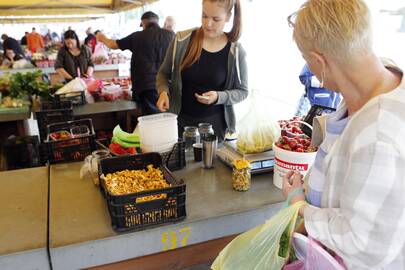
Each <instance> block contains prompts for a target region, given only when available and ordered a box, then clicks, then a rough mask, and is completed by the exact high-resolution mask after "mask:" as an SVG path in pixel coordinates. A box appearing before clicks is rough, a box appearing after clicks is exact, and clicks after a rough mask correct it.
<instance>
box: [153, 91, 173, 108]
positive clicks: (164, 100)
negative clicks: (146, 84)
mask: <svg viewBox="0 0 405 270" xmlns="http://www.w3.org/2000/svg"><path fill="white" fill-rule="evenodd" d="M156 107H158V109H159V110H160V111H161V112H165V111H167V110H168V109H169V107H170V103H169V95H168V94H167V92H166V91H163V92H162V93H160V95H159V99H158V101H157V102H156Z"/></svg>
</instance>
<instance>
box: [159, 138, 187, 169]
mask: <svg viewBox="0 0 405 270" xmlns="http://www.w3.org/2000/svg"><path fill="white" fill-rule="evenodd" d="M160 155H161V156H162V161H163V164H165V165H166V166H167V168H169V170H171V171H176V170H181V169H183V168H184V167H185V166H186V143H185V142H184V141H183V140H182V139H179V141H178V142H177V143H176V144H175V145H174V146H173V149H172V150H171V151H169V152H166V153H161V154H160Z"/></svg>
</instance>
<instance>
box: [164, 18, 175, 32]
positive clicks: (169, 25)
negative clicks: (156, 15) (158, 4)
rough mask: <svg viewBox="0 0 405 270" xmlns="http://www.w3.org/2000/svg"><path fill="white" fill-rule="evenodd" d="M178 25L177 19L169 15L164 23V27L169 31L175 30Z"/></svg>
mask: <svg viewBox="0 0 405 270" xmlns="http://www.w3.org/2000/svg"><path fill="white" fill-rule="evenodd" d="M175 27H176V21H175V20H174V17H173V16H167V17H166V19H165V22H164V24H163V29H166V30H169V31H173V32H174V29H175Z"/></svg>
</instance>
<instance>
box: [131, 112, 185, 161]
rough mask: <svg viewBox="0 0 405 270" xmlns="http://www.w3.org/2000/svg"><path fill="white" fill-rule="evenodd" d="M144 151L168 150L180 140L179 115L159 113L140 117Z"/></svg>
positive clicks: (140, 136)
mask: <svg viewBox="0 0 405 270" xmlns="http://www.w3.org/2000/svg"><path fill="white" fill-rule="evenodd" d="M138 122H139V124H138V125H139V139H140V141H141V149H142V152H144V153H147V152H166V151H169V150H171V148H172V147H173V146H174V144H176V143H177V141H178V138H179V136H178V130H177V115H175V114H173V113H159V114H153V115H148V116H141V117H138Z"/></svg>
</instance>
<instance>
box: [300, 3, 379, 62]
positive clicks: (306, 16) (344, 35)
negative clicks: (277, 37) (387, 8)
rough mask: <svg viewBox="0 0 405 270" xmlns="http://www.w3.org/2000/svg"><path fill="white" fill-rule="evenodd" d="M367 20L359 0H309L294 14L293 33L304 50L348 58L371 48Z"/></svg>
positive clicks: (367, 51) (368, 15)
mask: <svg viewBox="0 0 405 270" xmlns="http://www.w3.org/2000/svg"><path fill="white" fill-rule="evenodd" d="M370 21H371V18H370V11H369V9H368V7H367V5H366V4H365V3H364V2H363V1H362V0H308V1H307V2H305V3H304V4H303V5H302V6H301V8H300V9H299V10H298V11H297V13H296V14H295V22H294V23H293V24H294V34H293V37H294V40H295V42H296V43H297V46H298V47H299V49H300V50H301V51H302V52H304V53H308V52H310V51H317V52H319V53H322V54H324V55H326V56H329V57H332V58H333V59H335V60H337V61H339V62H340V61H347V60H349V59H350V58H352V57H353V56H355V55H357V54H359V53H364V54H368V53H369V52H371V48H372V32H371V22H370Z"/></svg>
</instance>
